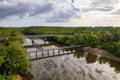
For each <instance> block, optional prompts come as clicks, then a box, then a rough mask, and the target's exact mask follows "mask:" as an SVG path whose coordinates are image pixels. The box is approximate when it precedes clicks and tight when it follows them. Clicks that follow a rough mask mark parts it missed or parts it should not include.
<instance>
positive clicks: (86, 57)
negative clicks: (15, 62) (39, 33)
mask: <svg viewBox="0 0 120 80" xmlns="http://www.w3.org/2000/svg"><path fill="white" fill-rule="evenodd" d="M35 41H36V43H38V44H42V43H44V42H43V41H42V40H41V39H36V40H35ZM46 43H47V44H49V42H46ZM24 44H28V45H30V44H31V43H30V40H29V39H26V42H25V43H24ZM43 48H44V49H47V48H57V46H56V45H54V44H53V45H49V46H44V47H43ZM31 50H32V51H34V50H36V48H34V47H33V48H27V51H31ZM31 56H32V55H31ZM29 71H30V73H31V75H32V78H31V77H29V79H28V80H120V62H116V61H113V60H110V59H107V58H104V57H101V56H100V55H93V54H90V53H88V52H83V51H80V50H79V51H76V52H75V53H74V54H67V55H62V56H57V57H50V58H46V59H37V60H32V67H31V68H30V69H29Z"/></svg>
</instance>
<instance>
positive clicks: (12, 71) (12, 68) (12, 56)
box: [0, 28, 31, 80]
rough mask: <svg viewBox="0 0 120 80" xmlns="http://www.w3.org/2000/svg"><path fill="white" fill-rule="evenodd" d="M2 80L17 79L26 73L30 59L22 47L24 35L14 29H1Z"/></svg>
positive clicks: (0, 77)
mask: <svg viewBox="0 0 120 80" xmlns="http://www.w3.org/2000/svg"><path fill="white" fill-rule="evenodd" d="M0 38H2V39H4V42H3V43H0V80H16V76H17V75H18V74H19V75H26V74H27V73H28V67H30V65H31V63H30V60H29V59H28V58H27V57H28V53H27V52H26V50H25V49H24V48H23V47H22V42H23V35H22V34H21V33H20V32H18V31H14V30H10V29H6V28H3V29H0Z"/></svg>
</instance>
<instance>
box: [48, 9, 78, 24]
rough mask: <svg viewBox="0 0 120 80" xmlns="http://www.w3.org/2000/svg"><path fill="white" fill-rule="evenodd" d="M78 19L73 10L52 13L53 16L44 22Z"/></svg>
mask: <svg viewBox="0 0 120 80" xmlns="http://www.w3.org/2000/svg"><path fill="white" fill-rule="evenodd" d="M73 17H74V18H80V16H78V15H77V14H76V12H74V10H67V11H59V12H56V13H53V16H52V17H50V18H47V19H46V22H67V21H69V19H71V18H73Z"/></svg>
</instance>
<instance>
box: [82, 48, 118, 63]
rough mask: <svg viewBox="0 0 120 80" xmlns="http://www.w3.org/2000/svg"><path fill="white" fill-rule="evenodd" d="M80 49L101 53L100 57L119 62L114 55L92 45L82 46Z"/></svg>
mask: <svg viewBox="0 0 120 80" xmlns="http://www.w3.org/2000/svg"><path fill="white" fill-rule="evenodd" d="M82 49H83V51H85V52H88V53H92V54H98V55H101V56H102V57H106V58H109V59H111V60H114V61H118V62H120V58H118V57H116V56H114V55H113V54H112V53H110V52H108V51H106V50H103V49H99V48H92V47H83V48H82Z"/></svg>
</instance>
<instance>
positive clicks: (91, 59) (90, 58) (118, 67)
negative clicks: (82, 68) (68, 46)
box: [74, 51, 120, 73]
mask: <svg viewBox="0 0 120 80" xmlns="http://www.w3.org/2000/svg"><path fill="white" fill-rule="evenodd" d="M74 57H76V58H83V57H84V58H85V60H86V62H87V63H88V64H91V63H95V62H97V61H98V62H99V63H100V64H106V63H108V64H109V65H110V67H113V68H115V71H116V73H120V62H117V61H113V60H110V59H108V58H105V57H101V56H100V55H95V54H91V53H87V52H83V51H78V52H76V53H74Z"/></svg>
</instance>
